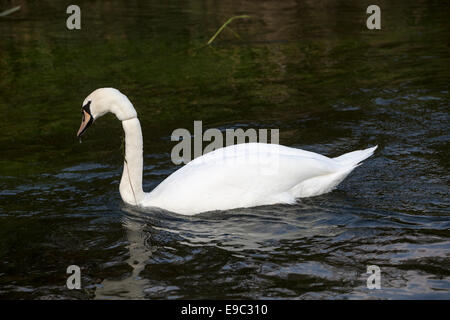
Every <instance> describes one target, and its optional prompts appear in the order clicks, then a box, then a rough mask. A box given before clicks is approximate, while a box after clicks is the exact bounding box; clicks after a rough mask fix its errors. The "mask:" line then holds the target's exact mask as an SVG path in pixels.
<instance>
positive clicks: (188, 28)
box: [0, 1, 449, 176]
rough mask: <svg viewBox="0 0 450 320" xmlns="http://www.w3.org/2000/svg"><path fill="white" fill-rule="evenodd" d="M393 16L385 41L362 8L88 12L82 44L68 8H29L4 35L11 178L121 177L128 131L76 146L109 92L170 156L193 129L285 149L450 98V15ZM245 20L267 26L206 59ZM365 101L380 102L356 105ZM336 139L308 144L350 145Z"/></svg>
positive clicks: (420, 10)
mask: <svg viewBox="0 0 450 320" xmlns="http://www.w3.org/2000/svg"><path fill="white" fill-rule="evenodd" d="M379 5H380V6H381V8H382V12H383V20H382V28H383V29H382V30H381V31H369V30H367V29H365V17H366V16H365V5H364V4H363V3H360V2H357V1H350V2H349V1H345V2H344V1H338V2H336V3H334V2H333V3H331V2H322V1H319V2H309V1H305V2H299V3H297V2H293V1H292V2H290V1H287V2H284V3H283V4H282V5H281V4H278V3H275V2H270V1H269V2H266V3H264V4H255V3H253V4H240V3H239V2H233V1H232V2H229V3H227V4H217V7H216V6H215V7H212V6H211V4H209V3H208V2H203V1H200V2H197V1H170V2H168V3H167V4H165V5H162V4H158V3H157V2H145V3H142V2H139V1H131V2H121V1H112V2H108V3H103V2H100V1H93V2H91V1H80V2H79V6H80V7H81V8H82V30H80V31H69V30H67V29H66V28H65V19H66V17H67V15H66V14H65V7H64V6H65V3H64V2H62V1H58V2H54V1H53V2H51V3H50V2H39V3H35V2H29V3H26V4H25V5H24V6H23V8H22V10H21V11H20V12H19V13H15V14H14V15H11V16H10V17H7V18H3V19H2V20H1V21H0V32H1V34H2V41H1V44H0V48H1V51H0V58H1V59H0V92H1V99H0V111H1V112H2V115H3V121H2V135H1V136H0V148H1V149H2V157H1V160H0V174H1V175H13V176H14V175H19V174H24V173H42V172H47V171H49V170H50V171H51V170H54V169H55V170H58V169H60V168H64V167H67V166H70V165H73V164H76V163H79V162H80V161H89V160H94V161H95V160H96V159H97V160H98V159H112V161H114V162H115V163H120V161H119V156H120V154H119V153H118V152H117V149H118V147H119V146H120V139H119V138H118V139H111V136H117V137H120V136H121V132H120V130H121V129H120V124H119V123H117V121H111V118H109V121H106V120H105V119H102V120H101V121H99V123H98V124H96V126H95V127H97V129H92V130H91V133H90V134H88V136H87V137H86V138H85V141H86V142H85V143H84V144H83V146H82V147H80V146H79V144H78V141H77V140H76V139H75V132H76V129H77V128H78V125H79V121H80V114H79V108H80V107H81V102H82V101H83V99H84V97H85V96H86V95H87V94H89V93H90V92H91V91H92V90H94V89H95V88H98V87H104V86H111V87H116V88H119V89H120V90H121V91H122V92H124V93H125V94H127V95H128V96H129V97H130V99H131V101H132V102H133V103H134V104H135V107H136V109H137V110H138V113H139V115H140V118H141V120H142V123H143V129H144V137H145V144H146V150H148V151H149V152H169V151H170V148H171V146H172V144H170V143H168V142H164V141H161V138H164V137H167V136H169V135H170V133H171V132H172V131H173V130H174V129H175V128H178V127H186V128H188V129H191V128H192V121H193V120H203V122H204V125H205V126H210V127H211V126H219V125H233V124H235V123H249V122H252V121H253V122H256V123H257V125H261V126H267V127H273V126H278V127H282V130H281V143H295V142H297V141H300V140H296V139H297V138H296V136H298V135H299V133H305V130H303V129H302V128H298V129H296V130H291V129H288V128H285V130H284V131H283V126H289V123H290V122H292V121H294V120H299V119H302V118H305V117H308V116H310V115H318V117H321V115H324V116H326V115H327V114H329V112H330V110H331V107H332V106H333V105H335V104H336V103H341V104H346V105H350V106H355V105H356V106H358V107H360V108H361V107H362V108H365V109H367V108H369V109H370V108H374V104H373V99H374V98H376V97H378V95H379V93H380V92H382V91H383V90H391V89H395V90H397V91H396V92H397V94H398V95H402V94H403V92H405V93H408V92H412V91H414V90H418V89H421V90H427V91H428V92H429V93H430V94H431V95H433V96H434V97H438V98H439V97H442V98H446V97H447V92H446V91H445V90H448V79H449V68H448V66H449V55H448V41H445V40H448V38H447V36H448V31H447V30H448V19H447V18H448V13H446V12H445V10H440V6H439V4H438V3H435V2H425V1H424V2H419V3H417V4H414V5H411V4H410V3H409V2H407V1H403V2H396V3H395V4H390V3H388V2H384V1H382V2H380V4H379ZM242 13H245V14H250V15H251V16H252V17H254V18H252V19H248V21H247V20H246V21H236V22H233V26H232V27H233V30H235V31H236V32H237V33H239V34H240V35H241V36H242V38H243V40H242V41H238V40H235V38H234V36H233V35H232V34H231V33H227V32H223V34H221V35H220V37H219V38H218V39H216V45H215V46H213V47H212V48H209V47H207V48H202V46H203V45H204V44H205V42H206V40H207V39H208V38H209V37H210V36H211V35H212V34H213V33H214V32H215V30H216V29H217V27H218V26H220V25H221V24H222V23H223V22H224V21H226V19H227V18H228V17H229V16H231V15H235V14H242ZM199 48H201V49H199ZM361 89H363V90H364V89H367V90H368V91H365V92H366V94H355V92H358V90H361ZM361 116H363V115H361ZM306 129H308V128H306ZM309 129H311V128H309ZM328 129H329V130H322V132H320V134H319V136H317V135H312V136H308V135H305V134H302V140H301V141H302V143H305V144H308V143H309V142H313V141H320V140H322V141H323V142H324V143H326V142H327V141H332V140H333V139H336V138H343V137H342V136H339V137H336V136H335V134H336V131H335V130H333V128H332V127H330V128H328ZM340 134H344V135H345V134H346V133H345V132H340ZM347 134H351V133H350V132H349V133H347Z"/></svg>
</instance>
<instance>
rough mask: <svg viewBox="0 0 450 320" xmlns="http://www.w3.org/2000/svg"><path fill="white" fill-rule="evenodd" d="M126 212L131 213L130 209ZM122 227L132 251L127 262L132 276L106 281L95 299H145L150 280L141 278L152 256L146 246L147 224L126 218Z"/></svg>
mask: <svg viewBox="0 0 450 320" xmlns="http://www.w3.org/2000/svg"><path fill="white" fill-rule="evenodd" d="M124 210H125V211H129V209H128V208H124ZM133 214H135V213H134V212H133ZM122 225H123V227H124V229H125V232H126V237H127V240H128V246H127V248H128V250H129V251H130V257H129V258H128V259H127V260H126V262H127V263H128V264H129V265H130V266H131V268H132V272H131V275H129V276H128V277H126V278H124V279H120V280H108V279H104V280H103V281H102V282H101V284H100V286H98V287H97V290H96V291H95V299H115V300H116V299H144V290H145V288H147V287H148V286H149V282H148V280H146V279H144V278H141V277H140V273H141V272H142V271H143V270H144V269H145V265H146V262H147V261H148V259H149V258H150V257H151V255H152V250H151V248H149V247H147V246H146V239H147V237H148V234H146V232H145V231H144V228H145V223H144V222H143V221H140V220H138V219H130V218H129V217H128V216H124V217H123V218H122Z"/></svg>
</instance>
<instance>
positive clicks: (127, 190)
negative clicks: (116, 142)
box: [120, 117, 144, 205]
mask: <svg viewBox="0 0 450 320" xmlns="http://www.w3.org/2000/svg"><path fill="white" fill-rule="evenodd" d="M122 127H123V130H124V131H125V160H124V164H123V173H122V179H121V180H120V196H121V197H122V199H123V201H125V202H127V203H129V204H133V205H138V204H139V203H141V201H142V199H143V198H144V191H143V190H142V170H143V165H144V164H143V158H142V148H143V143H142V130H141V124H140V122H139V119H138V118H137V117H136V118H132V119H128V120H124V121H122Z"/></svg>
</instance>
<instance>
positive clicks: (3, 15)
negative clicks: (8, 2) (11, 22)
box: [0, 6, 20, 17]
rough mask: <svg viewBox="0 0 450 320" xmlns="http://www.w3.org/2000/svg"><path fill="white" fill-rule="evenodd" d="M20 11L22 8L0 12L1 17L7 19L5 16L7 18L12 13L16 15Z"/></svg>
mask: <svg viewBox="0 0 450 320" xmlns="http://www.w3.org/2000/svg"><path fill="white" fill-rule="evenodd" d="M19 10H20V6H17V7H14V8H11V9H8V10H5V11H3V12H0V17H5V16H7V15H9V14H11V13H14V12H16V11H19Z"/></svg>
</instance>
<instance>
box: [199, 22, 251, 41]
mask: <svg viewBox="0 0 450 320" xmlns="http://www.w3.org/2000/svg"><path fill="white" fill-rule="evenodd" d="M247 18H250V16H248V15H242V16H234V17H231V18H230V19H228V20H227V22H225V23H224V24H223V25H222V26H221V27H220V28H219V29H218V30H217V31H216V33H215V34H214V35H213V36H212V37H211V39H209V41H208V42H207V43H206V45H207V46H209V45H210V44H211V43H213V41H214V40H215V39H216V38H217V36H218V35H219V34H220V33H221V32H222V31H223V29H225V28H226V27H227V25H228V24H230V23H231V21H233V20H235V19H247ZM230 30H231V29H230ZM231 31H232V32H233V34H234V35H236V36H238V35H237V33H236V32H234V31H233V30H231ZM238 37H239V36H238Z"/></svg>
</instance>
